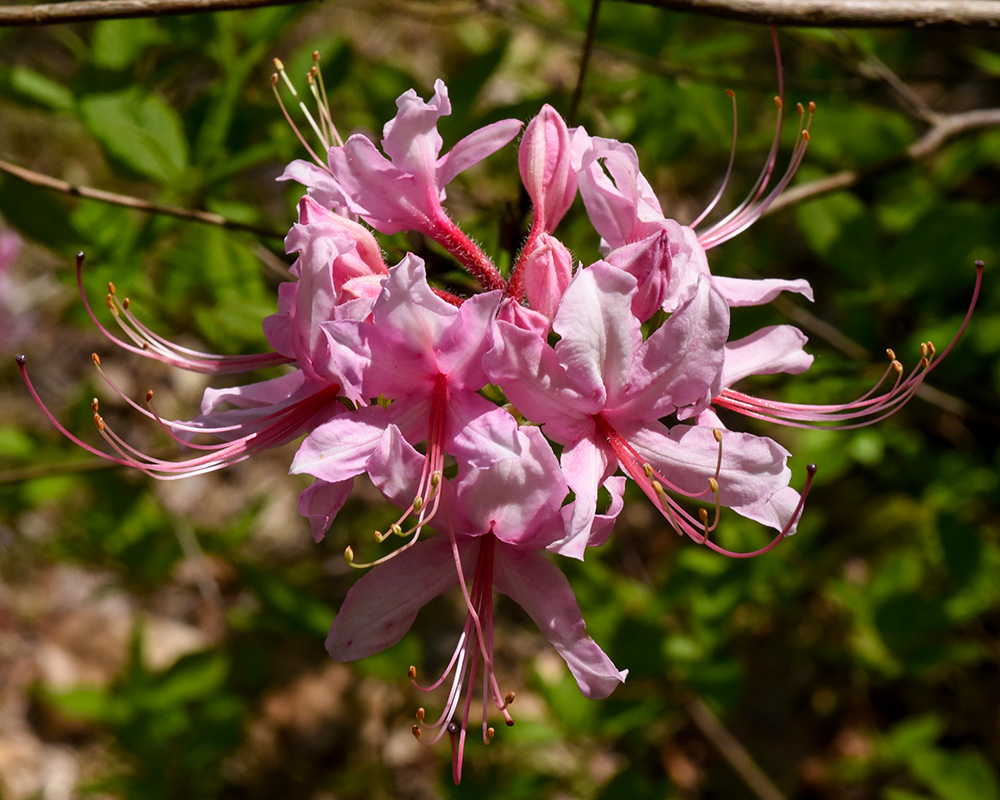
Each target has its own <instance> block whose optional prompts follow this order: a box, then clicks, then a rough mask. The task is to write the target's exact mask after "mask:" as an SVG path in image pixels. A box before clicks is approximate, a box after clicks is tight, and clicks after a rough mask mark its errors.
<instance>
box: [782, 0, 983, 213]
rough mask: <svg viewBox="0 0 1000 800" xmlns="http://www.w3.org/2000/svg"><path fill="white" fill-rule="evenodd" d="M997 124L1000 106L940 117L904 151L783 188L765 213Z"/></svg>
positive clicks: (922, 155) (919, 156) (923, 155)
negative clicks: (887, 157) (862, 165)
mask: <svg viewBox="0 0 1000 800" xmlns="http://www.w3.org/2000/svg"><path fill="white" fill-rule="evenodd" d="M997 5H998V6H1000V3H997ZM997 126H1000V108H983V109H977V110H975V111H965V112H962V113H960V114H948V115H946V116H942V117H940V118H939V121H938V123H937V124H936V125H934V126H933V127H932V128H930V130H928V131H927V132H926V133H925V134H924V135H923V136H921V137H920V138H919V139H918V140H917V141H915V142H914V143H913V144H911V145H910V146H909V147H907V148H906V150H905V151H904V152H903V153H900V154H899V155H897V156H894V157H892V158H889V159H886V160H883V161H879V162H876V163H875V164H871V165H869V166H866V167H861V168H858V169H847V170H843V171H842V172H835V173H834V174H832V175H827V176H826V177H824V178H818V179H816V180H814V181H809V182H808V183H803V184H800V185H799V186H793V187H792V188H791V189H786V190H785V191H784V192H783V193H782V194H781V196H780V197H778V198H777V199H776V200H775V201H774V202H773V203H772V204H771V207H770V208H769V209H768V210H767V213H768V214H773V213H774V212H775V211H779V210H781V209H783V208H787V207H788V206H791V205H795V204H796V203H802V202H804V201H806V200H812V199H813V198H815V197H821V196H823V195H825V194H830V193H831V192H837V191H840V190H841V189H849V188H851V187H852V186H854V185H856V184H858V183H860V182H861V181H862V180H866V179H868V178H872V177H874V176H876V175H882V174H884V173H885V172H886V171H888V170H890V169H895V168H897V167H899V166H902V165H905V164H908V163H911V162H914V161H919V160H922V159H925V158H928V157H929V156H931V155H933V154H934V153H935V152H937V151H938V150H939V149H941V147H943V146H944V145H945V144H946V143H947V142H949V141H950V140H952V139H955V138H957V137H959V136H962V135H964V134H967V133H971V132H973V131H976V130H979V129H981V128H992V127H997Z"/></svg>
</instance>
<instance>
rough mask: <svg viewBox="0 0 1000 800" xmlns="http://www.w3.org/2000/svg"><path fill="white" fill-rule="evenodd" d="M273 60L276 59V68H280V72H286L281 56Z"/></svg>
mask: <svg viewBox="0 0 1000 800" xmlns="http://www.w3.org/2000/svg"><path fill="white" fill-rule="evenodd" d="M272 60H273V61H274V68H275V69H276V70H278V72H284V71H285V65H284V64H282V63H281V59H280V58H275V59H272Z"/></svg>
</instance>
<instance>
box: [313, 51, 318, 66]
mask: <svg viewBox="0 0 1000 800" xmlns="http://www.w3.org/2000/svg"><path fill="white" fill-rule="evenodd" d="M313 61H315V62H316V63H317V64H318V63H319V50H313Z"/></svg>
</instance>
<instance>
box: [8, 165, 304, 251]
mask: <svg viewBox="0 0 1000 800" xmlns="http://www.w3.org/2000/svg"><path fill="white" fill-rule="evenodd" d="M0 172H6V173H7V174H8V175H13V176H14V177H15V178H19V179H20V180H22V181H24V182H25V183H30V184H31V185H32V186H40V187H42V188H43V189H51V190H52V191H55V192H61V193H62V194H68V195H71V196H73V197H85V198H87V199H88V200H96V201H98V202H99V203H109V204H110V205H113V206H124V207H125V208H134V209H137V210H138V211H145V212H146V213H148V214H164V215H166V216H169V217H176V218H177V219H184V220H189V221H191V222H200V223H202V224H203V225H215V226H217V227H220V228H227V229H229V230H234V231H248V232H249V233H253V234H256V235H257V236H266V237H268V238H271V239H281V238H283V237H284V235H285V234H283V233H279V232H278V231H272V230H269V229H268V228H261V227H258V226H257V225H249V224H247V223H245V222H237V221H236V220H232V219H229V218H227V217H224V216H222V215H221V214H214V213H212V212H211V211H197V210H194V209H189V208H178V207H176V206H164V205H160V204H159V203H151V202H149V201H148V200H142V199H140V198H138V197H129V196H128V195H124V194H117V193H115V192H106V191H104V190H102V189H92V188H90V187H89V186H78V185H77V184H74V183H69V182H68V181H63V180H60V179H59V178H53V177H52V176H50V175H45V174H43V173H41V172H35V171H34V170H30V169H26V168H25V167H19V166H17V165H16V164H11V163H10V162H8V161H4V160H3V159H0Z"/></svg>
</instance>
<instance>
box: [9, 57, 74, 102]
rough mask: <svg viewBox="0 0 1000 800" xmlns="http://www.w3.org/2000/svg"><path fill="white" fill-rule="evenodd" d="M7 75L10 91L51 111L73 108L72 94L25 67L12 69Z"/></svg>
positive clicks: (59, 84)
mask: <svg viewBox="0 0 1000 800" xmlns="http://www.w3.org/2000/svg"><path fill="white" fill-rule="evenodd" d="M9 75H10V77H9V80H10V87H11V89H13V90H14V91H15V92H17V93H18V94H20V95H22V96H23V97H26V98H27V99H29V100H32V101H33V102H35V103H38V104H39V105H43V106H48V107H49V108H51V109H52V110H53V111H69V110H71V109H72V108H73V104H74V100H73V93H72V92H71V91H70V90H69V89H67V88H66V87H65V86H63V85H62V84H61V83H56V81H54V80H52V79H51V78H48V77H46V76H45V75H42V74H41V73H38V72H35V71H34V70H33V69H29V68H27V67H12V68H11V70H10V73H9Z"/></svg>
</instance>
